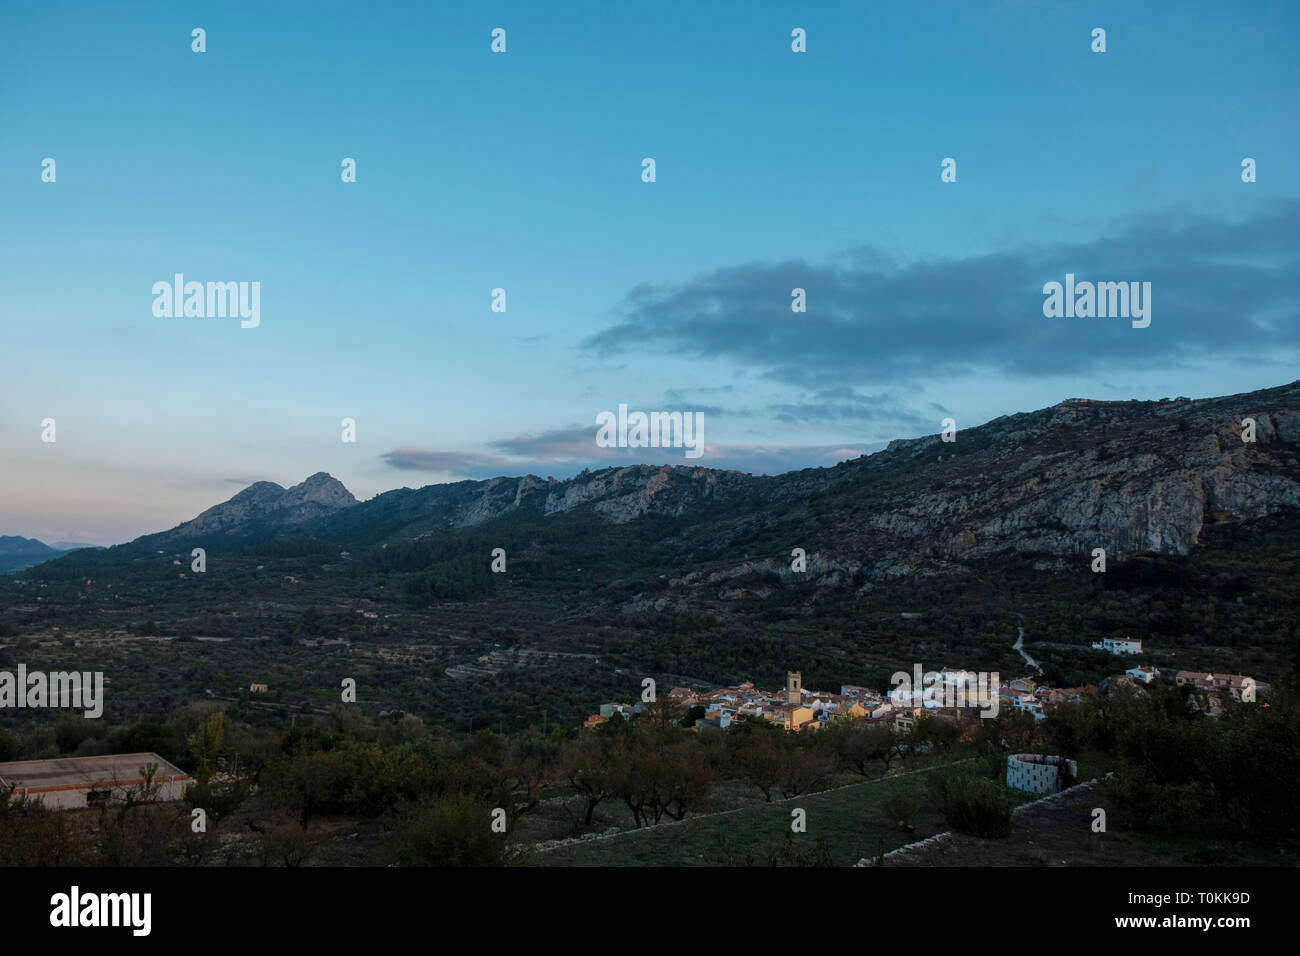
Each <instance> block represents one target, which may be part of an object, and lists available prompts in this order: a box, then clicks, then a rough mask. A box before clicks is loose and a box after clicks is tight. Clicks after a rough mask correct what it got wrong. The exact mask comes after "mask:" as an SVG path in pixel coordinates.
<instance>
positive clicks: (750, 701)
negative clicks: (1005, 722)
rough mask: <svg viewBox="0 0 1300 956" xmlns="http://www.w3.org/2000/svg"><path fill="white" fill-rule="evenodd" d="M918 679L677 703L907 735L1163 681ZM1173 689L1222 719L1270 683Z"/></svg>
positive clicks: (1109, 647) (708, 723)
mask: <svg viewBox="0 0 1300 956" xmlns="http://www.w3.org/2000/svg"><path fill="white" fill-rule="evenodd" d="M1093 647H1094V648H1097V649H1100V650H1105V651H1108V652H1109V653H1111V654H1115V655H1117V656H1123V655H1138V654H1141V653H1142V642H1141V641H1137V640H1131V639H1112V638H1106V639H1105V640H1104V641H1102V642H1099V643H1097V644H1094V645H1093ZM914 670H915V680H914V681H913V680H912V679H911V675H909V674H908V673H906V672H900V673H898V674H895V675H894V678H893V681H894V684H895V686H894V687H893V689H892V690H887V691H881V690H876V689H874V688H868V687H861V686H858V685H854V684H844V685H842V686H841V687H840V689H839V691H838V692H834V691H809V690H807V689H805V688H804V686H803V676H802V674H801V673H799V672H797V671H791V672H789V673H787V675H786V686H785V688H784V689H783V690H777V691H772V690H761V689H759V688H758V687H756V686H755V685H754V684H753V683H752V682H749V681H746V682H745V683H742V684H739V685H737V686H734V687H720V688H716V689H712V690H693V689H691V688H689V687H674V688H672V690H670V691H669V692H668V697H669V699H670V700H672V701H674V702H675V703H677V704H679V705H681V706H682V707H683V708H684V709H685V710H686V711H687V712H688V713H693V715H694V716H695V717H696V719H695V721H694V723H693V725H692V726H693V729H694V730H696V731H697V732H699V733H704V732H707V731H711V730H725V729H727V728H728V727H730V726H731V725H732V724H733V723H735V722H737V721H742V720H761V721H766V722H768V723H771V724H775V725H776V726H778V727H781V728H783V729H785V730H788V731H791V732H797V733H806V732H815V731H818V730H822V729H824V728H826V727H828V726H830V725H831V724H832V723H834V722H835V721H844V720H851V721H864V722H866V723H867V724H869V725H874V726H885V727H889V728H891V729H893V730H895V731H898V732H899V733H907V732H908V731H910V730H911V729H912V728H913V727H914V726H915V723H916V721H917V719H918V718H920V717H921V716H922V715H923V714H924V715H926V716H929V717H934V718H937V719H940V720H949V721H953V722H960V721H961V719H962V711H963V710H970V709H972V708H978V713H979V715H980V716H984V717H996V716H997V714H998V712H999V711H1000V710H1002V709H1007V710H1019V711H1023V712H1025V713H1027V714H1029V715H1030V716H1032V717H1033V718H1034V719H1035V720H1044V719H1046V717H1047V716H1048V714H1050V713H1051V712H1052V711H1054V710H1055V709H1056V708H1057V707H1059V706H1061V705H1062V704H1065V703H1072V704H1077V703H1082V702H1083V701H1085V700H1092V699H1096V698H1097V696H1098V695H1099V694H1100V693H1101V692H1102V691H1104V690H1105V689H1106V688H1107V687H1108V686H1110V685H1120V684H1125V683H1128V684H1135V685H1136V684H1142V685H1150V684H1152V683H1154V682H1156V681H1158V680H1161V679H1162V678H1161V672H1160V670H1159V669H1157V668H1156V667H1153V666H1150V665H1141V664H1139V665H1135V666H1133V667H1129V668H1127V669H1126V670H1124V671H1123V672H1122V673H1119V674H1116V675H1114V676H1113V677H1110V678H1107V679H1106V680H1103V681H1102V683H1101V686H1100V687H1099V686H1098V685H1095V684H1086V685H1084V686H1081V687H1060V688H1057V687H1051V686H1049V685H1048V684H1046V683H1043V682H1041V681H1036V680H1034V679H1033V678H1031V677H1029V676H1023V677H1017V678H1015V679H1014V680H1011V681H1008V682H1006V683H1002V682H1001V681H999V680H998V674H997V673H996V672H995V673H993V674H991V675H990V674H986V673H984V672H979V673H976V672H974V671H967V670H962V669H956V668H949V667H944V668H943V669H941V670H939V671H931V672H927V673H925V674H924V675H923V674H922V668H921V665H919V664H918V665H916V667H915V669H914ZM1173 683H1174V684H1175V685H1176V686H1178V687H1183V686H1185V685H1190V686H1191V687H1192V688H1193V690H1194V691H1195V693H1193V694H1191V695H1189V698H1188V709H1189V710H1194V711H1202V712H1204V713H1205V714H1206V715H1207V716H1211V717H1217V716H1219V715H1220V714H1221V713H1222V711H1223V700H1224V696H1225V695H1229V696H1231V697H1232V698H1233V699H1236V700H1241V701H1245V702H1247V703H1251V702H1253V701H1254V700H1255V699H1256V695H1257V694H1259V693H1267V691H1268V690H1269V685H1268V684H1267V683H1263V682H1258V681H1255V680H1254V679H1253V678H1251V677H1246V676H1243V675H1241V674H1210V673H1201V672H1197V671H1178V672H1177V674H1175V676H1174V679H1173ZM645 707H646V704H645V703H635V704H629V703H606V704H601V705H600V708H599V710H598V712H597V713H594V714H591V715H590V716H588V717H587V719H586V721H585V723H584V724H583V726H584V727H587V728H592V727H598V726H600V725H601V724H604V723H606V722H607V721H609V720H612V719H614V718H615V717H620V718H622V719H623V720H630V719H632V717H634V716H635V715H637V714H639V713H641V712H643V710H644V709H645Z"/></svg>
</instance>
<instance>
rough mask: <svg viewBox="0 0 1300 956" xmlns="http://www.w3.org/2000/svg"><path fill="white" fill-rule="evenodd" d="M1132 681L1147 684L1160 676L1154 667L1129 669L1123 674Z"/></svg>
mask: <svg viewBox="0 0 1300 956" xmlns="http://www.w3.org/2000/svg"><path fill="white" fill-rule="evenodd" d="M1124 673H1125V674H1126V675H1128V676H1129V677H1132V678H1133V679H1134V680H1140V681H1141V682H1142V683H1144V684H1149V683H1151V682H1152V681H1153V680H1155V679H1156V678H1157V677H1159V676H1160V671H1158V670H1156V669H1155V668H1154V667H1130V668H1129V669H1128V670H1126V671H1125V672H1124Z"/></svg>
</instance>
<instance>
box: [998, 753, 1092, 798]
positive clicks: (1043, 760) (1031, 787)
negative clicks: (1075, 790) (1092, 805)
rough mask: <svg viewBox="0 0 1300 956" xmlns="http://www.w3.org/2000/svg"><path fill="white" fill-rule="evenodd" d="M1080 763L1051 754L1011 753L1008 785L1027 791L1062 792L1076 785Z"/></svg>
mask: <svg viewBox="0 0 1300 956" xmlns="http://www.w3.org/2000/svg"><path fill="white" fill-rule="evenodd" d="M1078 776H1079V765H1078V764H1077V763H1075V761H1073V760H1066V759H1065V758H1064V757H1057V756H1055V755H1049V754H1011V755H1010V756H1008V757H1007V786H1008V787H1010V788H1011V789H1013V790H1024V791H1025V792H1026V793H1060V792H1061V791H1062V790H1064V789H1065V788H1066V787H1072V786H1074V781H1075V780H1076V779H1077V778H1078Z"/></svg>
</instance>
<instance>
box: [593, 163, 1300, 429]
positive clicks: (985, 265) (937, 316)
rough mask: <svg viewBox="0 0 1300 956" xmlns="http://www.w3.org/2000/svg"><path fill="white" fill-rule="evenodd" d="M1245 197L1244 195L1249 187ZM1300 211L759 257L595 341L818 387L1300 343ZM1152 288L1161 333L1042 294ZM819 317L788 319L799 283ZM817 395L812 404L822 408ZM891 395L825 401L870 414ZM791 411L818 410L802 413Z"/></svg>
mask: <svg viewBox="0 0 1300 956" xmlns="http://www.w3.org/2000/svg"><path fill="white" fill-rule="evenodd" d="M1243 188H1248V187H1243ZM1297 264H1300V201H1296V200H1286V201H1279V202H1277V203H1275V205H1274V208H1272V209H1271V210H1269V211H1268V212H1264V213H1260V214H1257V215H1255V216H1253V217H1252V218H1249V219H1246V220H1243V221H1241V222H1236V223H1225V222H1222V221H1219V220H1215V219H1212V218H1209V217H1206V216H1199V215H1193V214H1189V213H1186V212H1181V211H1177V212H1164V213H1159V214H1153V215H1146V216H1142V217H1137V218H1134V219H1132V220H1129V221H1127V222H1125V223H1123V224H1122V225H1121V226H1120V227H1118V228H1117V229H1116V230H1115V233H1114V235H1113V236H1111V237H1108V238H1102V239H1095V240H1090V241H1079V242H1073V243H1069V242H1067V243H1060V244H1057V245H1054V246H1049V247H1033V248H1021V249H1013V250H1007V251H1004V252H999V253H995V254H992V255H982V256H973V257H969V258H966V259H956V260H936V261H931V262H918V263H912V264H908V265H902V266H899V265H895V264H894V263H892V262H891V261H890V259H889V258H888V257H887V256H886V255H885V254H884V253H882V252H880V251H879V250H876V249H874V248H871V247H864V248H861V249H856V250H850V251H849V253H848V254H846V255H843V256H840V257H837V259H836V260H835V261H834V262H833V263H832V264H828V265H812V264H809V263H807V262H803V261H801V260H790V261H787V262H779V263H750V264H746V265H740V266H735V267H731V268H726V269H719V270H717V271H715V272H710V273H706V274H704V275H700V276H697V277H695V278H693V279H691V280H689V281H686V282H683V283H681V284H678V285H670V286H659V285H650V284H646V283H643V284H641V285H638V286H636V287H635V288H634V289H632V290H631V291H630V292H629V293H628V294H627V297H626V299H625V301H624V303H623V309H622V311H623V321H621V322H619V323H618V324H616V325H613V326H611V327H610V328H607V329H605V330H603V331H601V332H599V333H597V334H595V335H593V336H591V337H590V338H589V339H587V340H586V342H585V343H584V344H585V346H586V347H587V348H588V349H589V350H591V351H593V352H594V353H596V354H599V355H612V354H617V353H620V352H624V351H627V350H645V349H653V350H657V351H661V352H664V353H668V354H672V355H678V356H683V357H687V358H697V359H717V358H722V359H728V360H731V361H734V362H736V363H738V364H740V365H742V366H747V367H750V368H753V369H754V370H756V371H757V372H758V374H760V375H762V376H764V377H767V378H769V379H772V380H775V381H779V382H783V383H786V384H789V385H793V386H798V387H801V388H806V389H810V390H813V391H814V392H816V391H817V390H823V389H826V388H829V387H834V386H841V385H843V386H857V387H870V386H882V385H887V386H897V385H899V384H901V383H911V384H915V383H923V382H927V381H928V382H940V381H943V380H945V379H948V378H950V377H952V376H954V375H961V374H967V373H982V374H999V375H1007V376H1045V375H1057V374H1062V373H1071V374H1079V373H1089V374H1097V373H1101V372H1114V371H1116V370H1123V371H1129V372H1134V371H1140V370H1143V369H1150V368H1155V367H1161V368H1167V367H1169V366H1174V365H1187V364H1192V363H1197V362H1200V361H1205V360H1217V359H1219V358H1221V357H1223V356H1224V355H1227V354H1236V355H1255V356H1257V357H1261V358H1262V357H1264V356H1268V355H1269V354H1270V353H1273V352H1275V351H1276V350H1278V349H1279V348H1295V347H1296V346H1297V345H1300V322H1297V318H1298V317H1300V270H1298V269H1297ZM1067 272H1070V273H1074V275H1075V277H1076V280H1079V281H1084V280H1086V281H1093V282H1104V281H1137V282H1150V283H1152V301H1153V308H1152V312H1151V325H1150V327H1149V328H1145V329H1134V328H1132V327H1131V325H1130V323H1129V322H1128V320H1125V319H1116V318H1111V319H1097V318H1093V319H1079V318H1054V319H1049V318H1045V317H1044V316H1043V298H1044V297H1043V292H1042V289H1043V284H1044V283H1046V282H1051V281H1056V282H1063V281H1064V277H1065V274H1066V273H1067ZM796 287H798V288H803V289H805V290H807V297H808V311H807V312H806V313H802V314H799V313H792V312H791V311H790V301H791V289H793V288H796ZM817 401H818V399H816V398H815V397H814V398H813V400H812V402H813V403H814V404H815V403H816V402H817ZM888 402H889V399H886V398H871V397H859V398H854V399H850V400H847V401H840V402H837V401H836V400H833V399H832V400H831V401H828V402H825V403H824V404H826V406H827V408H828V409H829V412H830V414H831V415H832V417H833V415H834V413H835V411H836V409H839V410H840V411H850V410H853V409H856V411H857V412H858V413H861V414H862V415H866V416H871V415H872V413H873V412H878V411H883V410H884V407H885V405H886V404H887V403H888ZM784 413H785V414H787V415H789V416H791V417H794V418H798V417H799V416H801V415H816V412H815V411H814V410H813V409H811V408H803V407H802V406H800V405H797V404H796V405H793V406H790V407H788V408H786V409H784Z"/></svg>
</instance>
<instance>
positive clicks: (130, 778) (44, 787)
mask: <svg viewBox="0 0 1300 956" xmlns="http://www.w3.org/2000/svg"><path fill="white" fill-rule="evenodd" d="M146 764H156V765H157V767H158V769H157V770H155V771H154V775H153V783H154V784H155V785H158V792H157V796H156V799H158V800H179V799H180V798H181V797H183V796H184V795H185V787H186V785H187V784H189V783H190V782H191V779H190V777H189V775H188V774H186V773H185V772H184V771H182V770H180V769H178V768H177V767H175V766H174V765H172V764H171V763H169V762H167V761H166V760H164V759H163V758H162V757H159V756H158V755H157V754H153V753H138V754H110V755H105V756H102V757H54V758H52V759H50V760H15V761H13V762H10V763H0V786H3V787H4V788H6V789H8V790H9V799H10V800H17V799H21V798H22V797H26V798H27V799H29V800H40V801H41V802H43V803H44V804H45V805H46V806H47V807H51V808H57V809H60V810H72V809H77V808H82V807H95V806H101V805H104V804H108V803H114V802H120V801H121V800H123V799H125V797H126V794H127V791H129V790H132V789H134V788H135V787H138V786H141V785H142V784H143V783H144V778H143V775H142V773H141V770H142V769H143V768H144V766H145V765H146Z"/></svg>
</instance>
